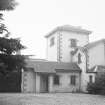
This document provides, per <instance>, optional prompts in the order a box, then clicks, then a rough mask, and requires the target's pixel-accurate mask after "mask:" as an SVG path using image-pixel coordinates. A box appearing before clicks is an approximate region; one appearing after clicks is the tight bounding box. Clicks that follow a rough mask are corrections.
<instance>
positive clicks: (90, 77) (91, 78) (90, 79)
mask: <svg viewBox="0 0 105 105" xmlns="http://www.w3.org/2000/svg"><path fill="white" fill-rule="evenodd" d="M89 82H90V83H92V82H93V76H92V75H90V76H89Z"/></svg>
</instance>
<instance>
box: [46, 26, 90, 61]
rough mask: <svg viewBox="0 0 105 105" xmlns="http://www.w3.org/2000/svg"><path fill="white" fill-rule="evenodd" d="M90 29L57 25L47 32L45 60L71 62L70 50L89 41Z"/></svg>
mask: <svg viewBox="0 0 105 105" xmlns="http://www.w3.org/2000/svg"><path fill="white" fill-rule="evenodd" d="M90 33H91V31H88V30H85V29H82V28H81V27H74V26H70V25H64V26H59V27H57V28H55V29H54V30H53V31H51V32H50V33H49V34H47V35H46V36H45V37H46V39H47V60H49V61H57V62H72V55H71V51H73V50H75V48H76V47H78V46H79V47H83V46H84V45H86V44H88V43H89V34H90Z"/></svg>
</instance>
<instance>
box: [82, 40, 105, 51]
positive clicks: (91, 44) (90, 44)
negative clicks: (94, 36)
mask: <svg viewBox="0 0 105 105" xmlns="http://www.w3.org/2000/svg"><path fill="white" fill-rule="evenodd" d="M102 42H103V43H105V39H101V40H98V41H95V42H91V43H89V44H87V45H85V46H84V48H86V49H90V48H92V47H95V46H96V45H97V44H99V43H102Z"/></svg>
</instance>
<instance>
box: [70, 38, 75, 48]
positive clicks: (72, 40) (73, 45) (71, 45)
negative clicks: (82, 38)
mask: <svg viewBox="0 0 105 105" xmlns="http://www.w3.org/2000/svg"><path fill="white" fill-rule="evenodd" d="M70 47H71V48H75V47H77V40H76V39H74V38H72V39H70Z"/></svg>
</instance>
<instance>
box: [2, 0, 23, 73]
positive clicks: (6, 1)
mask: <svg viewBox="0 0 105 105" xmlns="http://www.w3.org/2000/svg"><path fill="white" fill-rule="evenodd" d="M16 5H17V3H16V2H15V1H14V0H0V10H1V11H3V10H13V9H14V8H15V6H16ZM2 17H3V14H2V13H1V14H0V20H1V21H2V19H3V18H2ZM24 48H25V46H23V45H22V44H21V42H20V39H19V38H11V37H10V32H9V31H8V29H7V27H6V26H5V24H3V23H2V22H0V72H1V73H2V74H7V73H9V72H12V71H14V70H17V71H18V70H21V69H22V68H24V67H25V56H23V55H19V54H17V52H18V51H20V50H21V49H24Z"/></svg>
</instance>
